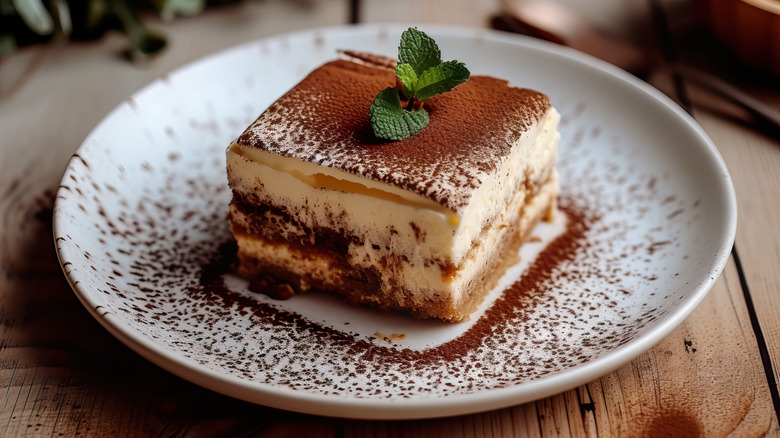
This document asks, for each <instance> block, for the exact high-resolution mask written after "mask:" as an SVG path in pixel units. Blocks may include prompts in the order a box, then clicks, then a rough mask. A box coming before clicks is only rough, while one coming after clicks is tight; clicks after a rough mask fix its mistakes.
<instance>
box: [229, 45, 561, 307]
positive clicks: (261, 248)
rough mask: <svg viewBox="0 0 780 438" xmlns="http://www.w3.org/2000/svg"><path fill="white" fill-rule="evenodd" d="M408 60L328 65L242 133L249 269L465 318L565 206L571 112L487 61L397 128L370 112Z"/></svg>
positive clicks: (236, 187)
mask: <svg viewBox="0 0 780 438" xmlns="http://www.w3.org/2000/svg"><path fill="white" fill-rule="evenodd" d="M393 65H394V63H393V62H392V61H391V60H389V59H386V58H380V57H370V56H359V57H358V56H346V57H345V59H339V60H336V61H333V62H330V63H327V64H325V65H323V66H321V67H320V68H318V69H316V70H314V71H313V72H312V73H311V74H310V75H309V76H308V77H306V78H305V79H304V80H303V81H302V82H301V83H299V84H298V85H296V86H295V87H294V88H293V89H292V90H290V91H289V92H288V93H287V94H285V95H284V96H283V97H281V98H280V99H279V100H278V101H276V102H275V103H274V104H273V105H271V107H270V108H268V110H266V111H265V112H264V113H263V114H262V115H261V116H260V117H259V118H258V119H257V120H256V121H255V122H254V123H253V124H252V125H251V126H250V127H249V128H248V129H247V130H246V131H245V132H244V133H243V134H242V135H241V136H240V137H239V138H238V140H236V141H235V142H234V143H233V144H232V145H231V146H230V147H229V148H228V150H227V169H228V179H229V183H230V187H231V188H232V190H233V200H232V202H231V204H230V212H229V220H230V224H231V228H232V231H233V234H234V235H235V238H236V240H237V242H238V259H239V263H240V265H239V267H238V273H239V274H240V275H241V276H243V277H245V278H247V279H250V280H251V279H256V278H261V277H263V276H264V275H270V276H272V277H273V278H274V279H275V280H276V281H277V282H279V283H286V284H289V285H291V286H292V287H293V289H295V291H297V292H303V291H307V290H309V289H315V290H321V291H330V292H335V293H338V294H341V295H343V296H345V297H347V298H348V299H350V300H352V301H354V302H357V303H367V304H372V305H375V306H378V307H381V308H389V309H402V310H406V311H409V312H411V313H412V314H414V315H415V316H417V317H421V318H440V319H444V320H449V321H461V320H464V319H468V317H469V314H470V313H471V312H472V311H474V310H475V309H476V307H477V306H478V305H479V303H480V302H481V301H482V300H483V299H484V297H485V295H486V294H487V293H488V292H489V291H490V289H491V288H492V287H493V286H494V285H495V283H496V281H497V280H498V278H499V277H500V276H501V274H502V273H503V272H504V269H505V267H506V266H507V265H508V264H509V263H512V262H514V261H516V259H517V256H516V254H517V250H518V248H519V246H520V245H521V243H522V241H523V239H524V238H525V237H526V236H527V235H528V233H529V232H530V231H531V230H532V228H533V227H534V225H535V224H536V223H537V222H538V221H539V220H541V219H547V220H549V219H551V217H552V215H553V213H554V211H555V209H556V198H557V194H558V175H557V171H556V168H555V164H556V159H557V147H558V140H559V134H558V132H557V126H558V121H559V115H558V113H557V112H556V111H555V109H554V108H553V107H552V106H551V104H550V99H549V98H548V97H547V96H546V95H544V94H542V93H539V92H537V91H533V90H528V89H522V88H516V87H513V86H511V85H510V84H509V83H508V82H507V81H504V80H500V79H495V78H492V77H487V76H472V77H471V78H470V79H469V80H468V81H467V82H465V83H463V84H461V85H459V86H457V87H456V88H455V89H454V90H453V91H451V92H449V93H445V94H441V95H437V96H434V97H432V98H430V99H429V100H426V101H425V108H426V109H427V112H428V114H429V117H430V123H429V125H428V126H427V127H425V128H424V129H422V131H421V132H419V133H418V134H416V135H414V136H412V137H409V138H407V139H405V140H401V141H395V142H388V141H383V140H380V139H378V138H377V137H376V136H375V135H374V133H373V132H372V128H371V125H370V122H369V117H368V114H369V107H370V106H371V104H372V101H373V99H374V97H375V95H376V94H377V91H378V90H381V89H383V88H385V87H388V86H392V85H393V84H395V81H396V78H395V72H394V70H393Z"/></svg>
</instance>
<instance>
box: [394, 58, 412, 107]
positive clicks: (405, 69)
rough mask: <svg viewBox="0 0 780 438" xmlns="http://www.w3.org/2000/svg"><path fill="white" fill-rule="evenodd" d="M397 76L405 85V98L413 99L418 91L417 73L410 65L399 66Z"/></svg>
mask: <svg viewBox="0 0 780 438" xmlns="http://www.w3.org/2000/svg"><path fill="white" fill-rule="evenodd" d="M395 75H396V76H398V79H400V80H401V82H402V83H403V84H404V89H403V93H404V98H405V99H411V98H412V96H414V90H416V89H417V73H415V72H414V69H413V68H412V66H411V65H410V64H398V65H396V66H395Z"/></svg>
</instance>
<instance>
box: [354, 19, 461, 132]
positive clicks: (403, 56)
mask: <svg viewBox="0 0 780 438" xmlns="http://www.w3.org/2000/svg"><path fill="white" fill-rule="evenodd" d="M398 60H399V63H398V64H397V65H396V67H395V74H396V83H397V82H398V81H400V82H401V83H402V84H403V87H402V89H401V90H400V91H399V90H398V89H397V88H395V87H389V88H386V89H384V90H382V91H380V92H379V94H377V95H376V97H375V98H374V102H373V103H371V109H370V110H369V118H370V119H371V127H372V129H373V130H374V134H375V135H376V136H377V137H379V138H384V139H386V140H403V139H405V138H409V137H411V136H413V135H415V134H417V133H418V132H420V131H422V130H423V128H425V127H426V126H428V123H429V121H430V120H429V118H428V112H427V111H426V110H424V109H423V108H421V106H422V101H424V100H425V99H429V98H431V97H433V96H435V95H437V94H439V93H444V92H446V91H450V90H452V89H453V88H455V87H456V86H457V85H458V84H461V83H463V82H466V81H467V80H468V79H469V76H470V75H471V73H469V71H468V69H467V68H466V66H465V65H464V64H463V63H462V62H458V61H447V62H441V52H440V51H439V46H437V45H436V42H435V41H433V39H432V38H431V37H429V36H428V35H426V34H425V33H423V32H421V31H419V30H417V29H414V28H411V27H410V28H409V29H407V30H406V31H404V33H403V34H402V35H401V44H400V45H399V46H398ZM401 96H403V98H404V100H405V101H407V102H406V103H405V104H406V108H404V106H403V105H401ZM414 108H418V109H414Z"/></svg>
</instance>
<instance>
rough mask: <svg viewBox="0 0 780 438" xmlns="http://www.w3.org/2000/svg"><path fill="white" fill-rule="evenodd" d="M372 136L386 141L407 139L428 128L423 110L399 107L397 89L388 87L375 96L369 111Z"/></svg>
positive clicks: (399, 100)
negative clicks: (372, 130)
mask: <svg viewBox="0 0 780 438" xmlns="http://www.w3.org/2000/svg"><path fill="white" fill-rule="evenodd" d="M369 118H370V119H371V127H372V128H373V129H374V135H376V136H377V137H379V138H384V139H386V140H403V139H405V138H409V137H411V136H413V135H415V134H417V133H418V132H420V131H422V129H423V128H425V127H426V126H428V121H429V120H428V112H427V111H425V110H424V109H419V110H412V111H407V110H405V109H404V108H403V106H401V98H400V97H399V96H398V89H396V88H394V87H388V88H385V89H384V90H382V91H380V92H379V94H377V95H376V98H375V99H374V102H373V103H372V104H371V109H370V110H369Z"/></svg>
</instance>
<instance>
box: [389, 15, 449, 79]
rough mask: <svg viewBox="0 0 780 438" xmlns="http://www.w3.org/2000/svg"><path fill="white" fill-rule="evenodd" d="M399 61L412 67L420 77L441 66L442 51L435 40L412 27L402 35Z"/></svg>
mask: <svg viewBox="0 0 780 438" xmlns="http://www.w3.org/2000/svg"><path fill="white" fill-rule="evenodd" d="M398 61H400V62H401V63H402V64H409V65H411V66H412V68H413V69H414V72H415V73H416V74H417V76H420V75H421V74H423V72H424V71H425V70H428V69H429V68H431V67H433V66H436V65H439V64H441V51H440V50H439V46H437V45H436V42H435V41H434V40H433V38H431V37H429V36H428V35H426V34H425V33H424V32H421V31H419V30H417V29H414V28H411V27H410V28H409V29H407V30H405V31H404V33H402V34H401V44H399V46H398Z"/></svg>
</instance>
